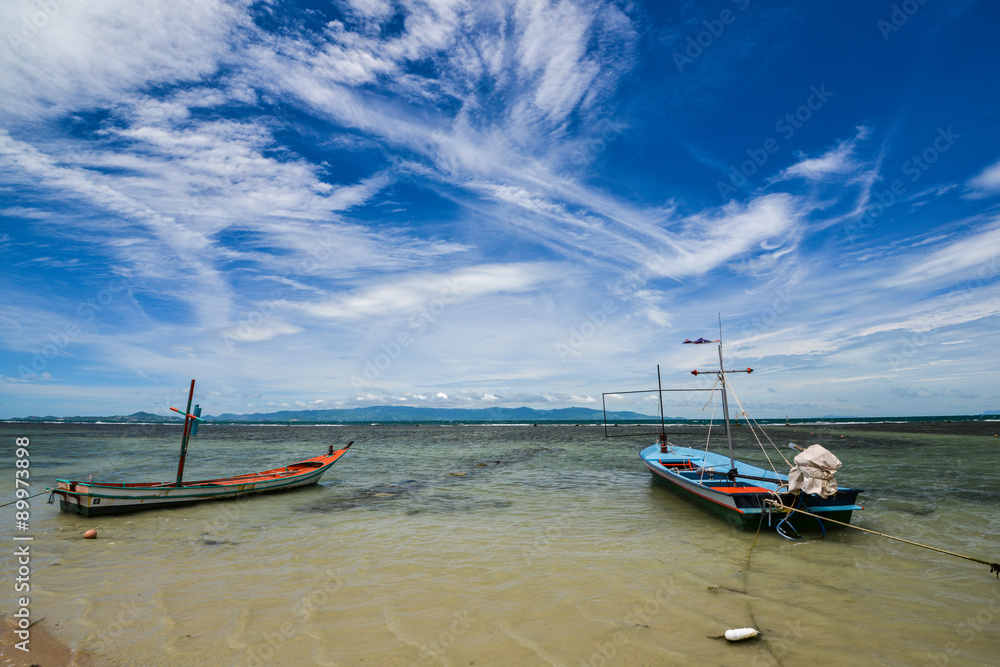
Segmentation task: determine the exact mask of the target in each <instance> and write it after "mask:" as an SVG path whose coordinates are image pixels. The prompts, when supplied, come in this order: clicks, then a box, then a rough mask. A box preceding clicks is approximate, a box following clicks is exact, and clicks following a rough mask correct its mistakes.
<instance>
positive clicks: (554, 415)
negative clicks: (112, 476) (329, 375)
mask: <svg viewBox="0 0 1000 667" xmlns="http://www.w3.org/2000/svg"><path fill="white" fill-rule="evenodd" d="M607 418H608V420H611V421H648V420H650V419H657V417H654V416H652V415H644V414H640V413H638V412H627V411H626V412H608V413H607ZM205 419H206V420H207V421H213V422H228V423H232V422H241V423H270V422H279V423H286V422H318V423H340V422H343V423H356V422H540V421H551V422H574V421H591V422H592V421H603V420H604V411H603V410H594V409H592V408H559V409H556V410H535V409H534V408H526V407H522V408H478V409H472V408H423V407H416V406H411V405H378V406H373V407H367V408H345V409H336V410H282V411H279V412H267V413H260V412H255V413H253V414H249V415H237V414H231V413H225V414H221V415H215V416H213V415H205ZM5 421H22V422H53V421H61V422H75V423H93V422H105V423H135V424H138V423H145V424H148V423H172V422H177V423H179V422H181V421H183V419H182V418H181V417H179V416H175V415H156V414H152V413H150V412H136V413H134V414H131V415H117V416H109V417H80V416H78V417H54V416H46V417H36V416H31V417H24V418H16V419H8V420H5Z"/></svg>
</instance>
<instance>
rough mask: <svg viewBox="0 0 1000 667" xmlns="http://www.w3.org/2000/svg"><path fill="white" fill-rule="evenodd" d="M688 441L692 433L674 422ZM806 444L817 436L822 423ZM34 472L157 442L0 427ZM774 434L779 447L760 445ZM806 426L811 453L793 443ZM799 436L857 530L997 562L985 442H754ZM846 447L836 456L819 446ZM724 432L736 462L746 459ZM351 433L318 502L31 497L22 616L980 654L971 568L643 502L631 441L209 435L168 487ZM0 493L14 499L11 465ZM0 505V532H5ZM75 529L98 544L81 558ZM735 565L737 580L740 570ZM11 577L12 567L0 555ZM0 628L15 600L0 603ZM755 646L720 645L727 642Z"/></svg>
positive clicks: (620, 655)
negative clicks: (96, 507) (756, 636)
mask: <svg viewBox="0 0 1000 667" xmlns="http://www.w3.org/2000/svg"><path fill="white" fill-rule="evenodd" d="M671 428H672V429H673V430H671V432H670V437H671V440H673V441H674V442H677V443H678V444H684V445H687V446H694V447H698V446H700V445H703V444H704V435H703V433H704V429H701V428H700V427H671ZM821 429H823V430H821ZM0 432H2V433H0V435H2V437H3V438H4V439H5V442H7V443H8V445H9V446H8V447H7V451H8V452H11V453H10V454H8V457H7V460H8V461H9V462H11V461H13V455H12V451H13V442H14V438H15V437H17V436H29V437H30V438H31V442H32V444H31V451H32V459H31V461H32V467H31V474H32V485H33V491H38V490H41V489H40V487H41V486H44V485H52V481H53V479H54V478H55V477H56V476H59V477H78V478H79V477H82V478H86V476H87V475H88V474H93V476H94V478H95V479H110V480H115V479H117V480H119V481H121V480H146V481H156V480H170V479H172V478H173V476H174V474H175V472H176V456H177V450H178V449H179V435H180V429H179V428H178V427H176V426H136V425H44V424H40V425H22V424H2V425H0ZM775 432H777V435H776V433H775ZM810 432H811V433H813V435H810ZM771 434H772V437H773V438H775V441H776V442H778V443H779V444H781V445H783V446H784V445H786V444H787V442H788V441H789V440H794V441H795V442H798V443H799V444H803V445H806V444H811V443H812V442H821V443H822V444H824V446H826V447H828V448H829V449H831V451H833V452H834V453H835V454H836V455H837V456H838V457H839V458H840V459H841V460H842V461H843V462H844V467H843V469H842V471H841V473H840V474H839V475H838V479H839V480H840V482H841V484H845V485H847V484H850V485H851V486H855V487H861V488H864V489H866V493H865V494H863V495H862V497H861V498H862V505H864V506H865V508H866V511H865V512H863V513H860V515H859V516H856V518H855V523H856V524H858V525H862V526H865V527H868V528H871V529H873V530H877V531H881V532H886V533H890V534H893V535H899V536H902V537H905V538H907V539H911V540H916V541H919V542H925V543H928V544H932V545H935V546H939V547H942V548H945V549H948V550H951V551H955V552H959V553H963V554H968V555H972V556H976V557H979V558H984V559H987V560H1000V537H998V536H997V532H996V529H995V528H994V525H995V524H994V521H995V516H996V512H997V507H998V506H1000V502H998V501H1000V468H998V466H997V463H998V450H997V441H996V440H994V439H993V438H991V437H988V436H985V435H940V434H937V435H927V434H914V433H875V432H871V431H865V432H852V431H851V430H850V427H849V426H845V425H839V426H836V427H833V426H826V427H815V428H813V427H810V426H809V425H802V424H799V425H796V427H794V428H788V429H782V428H775V429H772V433H771ZM841 435H844V436H845V437H844V438H841V437H840V436H841ZM747 439H748V436H747V434H746V433H738V434H737V442H738V447H739V452H738V457H740V458H743V459H745V460H752V461H762V458H761V457H760V456H759V454H756V453H754V452H753V450H752V449H751V448H749V447H748V446H747V443H746V441H747ZM347 440H354V441H355V443H356V444H355V445H354V447H353V448H352V449H351V451H350V452H349V453H348V454H347V456H345V458H344V459H342V460H341V461H340V462H339V463H338V464H337V465H336V466H334V468H333V469H332V470H331V472H330V473H328V474H327V475H326V477H325V478H324V480H323V481H322V482H321V484H320V485H319V486H317V487H313V488H308V489H303V490H299V491H295V492H291V493H286V494H275V495H265V496H257V497H253V498H250V499H246V500H238V501H228V502H217V503H208V504H202V505H195V506H192V507H187V508H177V509H172V510H162V511H152V512H144V513H139V514H133V515H124V516H120V517H105V518H96V519H87V518H83V517H78V516H75V515H69V514H66V513H61V512H59V511H58V509H57V507H58V506H57V505H47V504H45V503H44V500H45V497H44V496H42V497H39V498H35V499H34V500H33V504H32V509H31V530H30V534H31V535H33V536H34V538H35V539H34V541H33V543H32V544H33V559H32V574H31V577H32V586H33V588H32V591H31V605H32V615H33V618H36V619H37V618H43V617H44V619H45V620H44V623H45V625H46V626H47V627H48V628H49V629H50V631H52V632H53V633H54V634H55V635H56V636H58V637H60V638H62V639H64V640H65V641H66V642H67V643H69V644H70V645H72V646H74V647H76V648H78V649H81V650H86V651H88V652H89V653H90V654H92V655H93V656H95V662H96V664H112V665H177V664H212V665H215V664H219V665H256V664H289V665H291V664H296V665H301V664H318V665H358V664H377V665H410V664H426V665H433V664H444V665H469V664H478V665H485V664H521V665H525V664H526V665H535V664H538V665H580V664H584V665H604V664H606V665H665V664H667V665H671V664H677V665H681V664H712V665H745V664H748V663H749V664H754V665H756V664H759V665H779V664H784V665H798V664H805V663H807V662H815V661H816V660H819V661H820V662H822V663H825V664H834V663H838V662H839V663H842V664H888V665H914V664H915V665H924V664H931V665H944V664H947V665H958V664H995V663H996V661H997V656H998V655H1000V584H998V583H997V581H996V579H995V578H994V576H992V575H990V574H989V568H988V567H985V566H981V565H977V564H975V563H971V562H968V561H964V560H960V559H957V558H953V557H950V556H945V555H942V554H935V553H932V552H930V551H926V550H923V549H919V548H915V547H912V546H908V545H905V544H900V543H898V542H892V541H888V540H884V539H881V538H878V537H875V536H872V535H866V534H862V533H860V532H857V531H852V530H843V531H838V532H835V533H832V534H830V535H829V536H828V537H827V538H826V539H823V540H806V541H801V542H790V541H786V540H784V539H781V538H780V537H778V536H776V535H774V534H773V533H767V534H764V533H762V534H761V535H760V536H759V538H758V539H757V542H756V545H755V546H754V547H753V550H752V552H750V548H751V544H753V542H754V537H755V535H754V534H753V533H752V532H742V531H739V532H738V531H733V530H732V529H730V527H729V526H728V525H727V524H726V523H725V522H724V521H723V520H721V519H718V518H717V517H715V516H714V515H712V514H709V513H707V512H705V511H704V510H702V509H700V508H698V507H696V506H694V505H690V504H689V503H687V502H685V501H684V500H682V499H680V498H678V497H676V496H674V495H673V494H672V493H670V492H669V491H667V490H665V489H662V488H660V487H658V486H656V485H654V484H653V483H652V481H651V479H650V476H649V474H648V472H647V471H646V470H645V468H644V466H643V465H642V463H641V462H640V461H639V458H638V450H639V449H640V448H641V447H642V446H644V445H646V444H648V441H647V440H648V439H645V438H639V439H621V440H606V439H604V438H603V430H602V429H601V428H599V427H592V426H565V425H564V426H544V425H540V426H537V427H535V426H531V425H504V426H483V425H479V426H461V425H455V426H441V425H422V426H413V425H408V426H392V425H389V426H206V427H203V428H202V430H201V432H200V433H199V435H198V437H197V438H196V439H195V440H194V441H193V442H192V445H191V448H190V451H189V455H188V461H187V465H186V474H185V477H186V478H187V479H198V478H209V477H214V476H219V475H227V474H233V473H237V472H248V471H252V470H255V469H265V468H269V467H273V466H274V465H277V464H284V463H289V462H294V461H297V460H301V459H303V458H308V457H311V456H314V455H316V454H318V453H321V452H323V451H325V450H326V447H327V445H329V444H333V445H340V444H343V443H344V442H346V441H347ZM7 469H8V470H9V471H11V472H10V473H9V474H5V475H2V476H0V491H2V492H3V497H4V498H12V497H13V467H12V465H10V466H9V467H8V468H7ZM11 510H12V508H10V507H8V508H5V514H4V515H3V516H2V518H0V521H4V522H6V525H11V526H12V525H13V515H12V513H11ZM88 528H96V529H97V530H98V532H99V535H100V536H99V538H98V539H97V540H86V541H85V540H83V539H81V535H82V533H83V532H84V531H85V530H86V529H88ZM748 554H749V556H750V566H749V568H746V563H747V558H748ZM4 566H5V568H4V569H5V572H6V573H8V574H7V575H6V576H7V577H8V579H9V580H13V576H14V575H13V574H12V573H13V570H14V567H15V563H14V561H13V559H12V558H11V556H10V555H8V556H7V557H6V558H5V561H4ZM4 590H5V591H6V592H5V594H4V597H3V604H4V609H8V610H9V609H12V608H13V605H14V597H15V594H14V593H13V591H12V587H11V586H8V587H5V589H4ZM745 626H754V627H757V628H758V629H759V630H761V632H762V633H763V634H764V640H763V641H758V642H754V643H750V644H741V645H730V644H727V643H726V642H724V641H722V640H719V639H713V638H712V637H717V636H719V635H721V634H722V633H723V632H724V631H725V630H726V629H728V628H739V627H745Z"/></svg>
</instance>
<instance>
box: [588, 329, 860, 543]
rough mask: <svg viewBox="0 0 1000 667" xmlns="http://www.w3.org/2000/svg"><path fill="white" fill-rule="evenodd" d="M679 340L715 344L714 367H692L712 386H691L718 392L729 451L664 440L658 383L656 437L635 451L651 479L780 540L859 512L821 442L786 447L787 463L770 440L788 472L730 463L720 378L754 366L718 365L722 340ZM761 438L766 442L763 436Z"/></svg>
mask: <svg viewBox="0 0 1000 667" xmlns="http://www.w3.org/2000/svg"><path fill="white" fill-rule="evenodd" d="M684 342H685V343H691V344H695V345H701V344H706V343H716V344H718V347H719V370H718V371H715V370H712V371H699V370H695V371H692V374H693V375H695V376H697V375H701V374H714V375H715V376H716V382H715V386H714V387H712V389H700V390H694V391H710V392H716V391H718V392H719V395H720V396H721V399H722V400H721V403H722V411H723V422H724V424H725V432H726V439H727V441H728V444H729V456H725V455H722V454H717V453H714V452H710V451H708V446H709V445H708V444H706V446H705V448H704V449H696V448H691V447H679V446H677V445H674V444H673V443H671V442H669V441H668V440H667V436H666V429H665V427H664V425H663V392H664V391H678V390H673V389H663V387H662V384H661V385H660V387H659V389H656V390H645V391H657V392H659V395H660V416H661V429H660V435H659V440H658V442H656V443H655V444H653V445H651V446H649V447H646V448H644V449H643V450H642V451H641V452H640V454H639V456H640V458H641V459H642V462H643V464H645V466H646V468H648V469H649V472H650V473H651V474H652V476H653V479H655V480H656V481H657V482H660V483H661V484H663V485H664V486H666V487H667V488H669V489H671V490H672V491H674V492H676V493H678V494H679V495H681V496H683V497H684V498H686V499H688V500H691V501H693V502H695V503H697V504H699V505H701V506H702V507H705V508H707V509H708V510H711V511H712V512H715V513H716V514H718V515H720V516H722V517H723V518H725V519H726V520H727V521H729V522H730V523H731V524H732V525H734V526H738V527H741V528H758V527H761V526H762V525H767V526H772V527H775V528H776V529H777V531H778V533H779V534H781V535H782V536H784V537H787V538H789V539H797V538H798V537H799V531H801V530H807V529H810V528H814V529H817V530H819V531H821V532H823V533H825V532H826V529H827V528H828V527H830V526H836V525H838V524H849V523H850V521H851V515H852V513H853V512H855V511H856V510H861V509H863V508H862V507H861V506H860V505H858V504H857V498H858V494H860V493H862V490H861V489H854V488H844V487H838V486H837V482H836V479H835V477H834V475H835V474H836V472H837V470H838V469H839V468H840V465H841V463H840V461H839V460H838V459H837V457H836V456H834V455H833V454H832V453H830V452H829V451H827V450H826V449H825V448H823V447H821V446H820V445H818V444H816V445H812V446H810V447H808V448H805V449H803V448H801V447H798V446H796V445H790V446H791V447H792V448H794V449H797V450H799V454H798V455H797V456H795V458H794V460H793V462H788V460H787V459H786V458H785V457H784V455H783V454H782V453H781V451H780V449H779V448H777V447H776V446H774V443H773V442H771V443H770V444H771V445H772V446H773V447H774V448H775V449H776V450H777V451H778V453H779V455H780V458H781V459H782V460H783V461H784V462H785V463H786V464H788V471H787V473H782V472H778V469H777V468H775V467H774V466H773V465H772V469H770V470H768V469H765V468H762V467H759V466H755V465H751V464H749V463H744V462H742V461H738V460H736V458H735V456H734V454H733V438H732V431H731V426H730V416H729V396H728V394H729V393H730V387H729V385H728V383H727V382H726V375H727V374H732V373H747V374H749V373H752V372H753V369H752V368H746V369H741V370H725V369H724V365H723V358H722V341H721V340H705V339H704V338H699V339H698V340H694V341H692V340H686V341H684ZM657 375H659V367H657ZM683 391H692V390H683ZM613 393H616V394H622V393H640V392H613ZM607 395H608V394H605V396H607ZM740 416H744V417H746V423H747V426H749V427H750V432H751V433H753V434H754V436H755V437H757V442H758V444H760V445H761V447H762V448H763V447H764V443H763V441H762V440H761V438H760V436H759V433H760V434H762V429H760V427H759V425H756V428H755V424H754V423H751V420H750V419H749V417H748V416H747V415H746V413H745V411H743V410H742V406H741V410H740ZM606 433H607V431H606ZM765 438H766V435H765ZM767 440H768V441H769V442H770V439H769V438H767ZM765 455H766V451H765ZM767 458H768V461H770V460H771V459H770V457H767Z"/></svg>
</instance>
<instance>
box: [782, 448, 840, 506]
mask: <svg viewBox="0 0 1000 667" xmlns="http://www.w3.org/2000/svg"><path fill="white" fill-rule="evenodd" d="M793 460H794V462H795V465H793V466H792V469H791V470H790V471H789V472H788V490H789V491H790V492H791V493H794V494H796V495H798V493H799V492H800V491H801V492H803V493H808V494H815V495H818V496H820V497H821V498H829V497H830V496H833V495H836V493H837V480H836V479H834V475H836V474H837V470H839V469H840V465H841V464H840V459H838V458H837V457H836V456H834V455H833V454H831V453H830V452H829V451H828V450H827V449H826V448H824V447H822V446H820V445H810V446H809V447H807V448H806V449H805V450H803V451H802V453H801V454H799V455H798V456H796V457H795V458H794V459H793Z"/></svg>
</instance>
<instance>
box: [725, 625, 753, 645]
mask: <svg viewBox="0 0 1000 667" xmlns="http://www.w3.org/2000/svg"><path fill="white" fill-rule="evenodd" d="M725 637H726V639H727V640H729V641H731V642H740V641H743V640H744V639H753V638H754V637H760V633H759V632H757V631H756V630H754V629H753V628H738V629H736V630H726V634H725Z"/></svg>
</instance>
